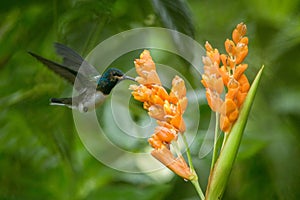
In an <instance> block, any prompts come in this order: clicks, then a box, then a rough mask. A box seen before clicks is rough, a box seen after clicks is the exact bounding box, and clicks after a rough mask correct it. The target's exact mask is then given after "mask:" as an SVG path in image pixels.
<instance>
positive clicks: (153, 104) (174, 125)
mask: <svg viewBox="0 0 300 200" xmlns="http://www.w3.org/2000/svg"><path fill="white" fill-rule="evenodd" d="M134 64H135V67H136V72H137V73H138V75H139V76H138V77H137V78H136V81H137V82H138V83H139V84H140V85H131V86H130V88H129V89H131V90H133V91H132V95H133V97H134V98H135V99H136V100H138V101H141V102H143V103H144V105H143V106H144V109H146V110H148V114H149V116H151V117H152V118H154V119H156V120H157V123H158V126H157V127H156V128H155V131H154V134H153V135H152V136H151V137H150V138H149V140H148V142H149V144H150V145H151V146H152V147H153V148H154V150H153V151H152V155H153V156H154V157H155V158H156V159H158V160H159V161H160V162H162V163H163V164H164V165H165V166H167V167H168V168H169V169H171V170H172V171H174V172H175V173H176V174H178V175H179V176H181V177H183V178H185V179H190V178H191V177H192V174H191V170H190V169H189V167H188V165H187V164H186V162H185V161H184V159H183V157H182V156H179V157H177V158H175V157H174V156H173V154H172V152H171V151H170V149H169V148H170V147H169V146H170V144H171V142H172V141H175V140H177V138H178V133H179V132H180V133H183V132H185V122H184V120H183V117H182V115H183V113H184V111H185V109H186V107H187V104H188V100H187V98H186V88H185V84H184V81H183V80H182V79H181V78H180V77H179V76H175V77H174V79H173V81H172V88H171V91H170V93H169V94H168V93H167V91H166V90H165V89H164V88H163V87H162V85H161V81H160V79H159V77H158V74H157V73H156V67H155V63H154V62H153V60H152V57H151V56H150V53H149V51H147V50H144V52H143V53H142V54H141V55H140V59H136V60H135V62H134Z"/></svg>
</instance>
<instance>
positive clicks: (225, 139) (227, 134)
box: [221, 133, 229, 150]
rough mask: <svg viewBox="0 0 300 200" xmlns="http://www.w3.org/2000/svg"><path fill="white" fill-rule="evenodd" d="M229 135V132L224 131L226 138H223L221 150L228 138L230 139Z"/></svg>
mask: <svg viewBox="0 0 300 200" xmlns="http://www.w3.org/2000/svg"><path fill="white" fill-rule="evenodd" d="M228 136H229V133H224V138H223V143H222V147H221V150H222V149H223V147H224V145H225V143H226V141H227V139H228Z"/></svg>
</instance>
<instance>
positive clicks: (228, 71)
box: [201, 23, 250, 133]
mask: <svg viewBox="0 0 300 200" xmlns="http://www.w3.org/2000/svg"><path fill="white" fill-rule="evenodd" d="M246 33H247V27H246V25H245V24H243V23H240V24H238V25H237V26H236V28H235V29H234V30H233V32H232V40H229V39H227V40H226V41H225V50H226V52H227V54H221V55H220V54H219V51H218V49H214V48H213V47H212V46H211V45H210V44H209V43H208V42H206V43H205V48H206V56H205V57H203V59H202V62H203V64H204V74H203V75H202V80H201V82H202V84H203V85H204V87H205V88H206V98H207V101H208V105H209V106H210V108H211V109H212V110H213V111H214V112H217V113H220V128H221V130H222V131H224V132H226V133H228V132H230V130H231V127H232V125H233V124H234V122H235V121H236V120H237V118H238V115H239V109H240V107H241V105H242V104H243V102H244V100H245V98H246V96H247V93H248V91H249V88H250V84H249V81H248V79H247V77H246V76H245V74H244V72H245V70H246V69H247V67H248V65H247V64H244V63H242V62H243V61H244V59H245V57H246V56H247V55H248V38H247V37H245V35H246ZM220 61H221V62H220ZM220 65H221V66H220ZM224 86H225V87H226V88H227V93H226V95H225V99H224V100H223V99H222V98H221V94H222V92H223V88H224Z"/></svg>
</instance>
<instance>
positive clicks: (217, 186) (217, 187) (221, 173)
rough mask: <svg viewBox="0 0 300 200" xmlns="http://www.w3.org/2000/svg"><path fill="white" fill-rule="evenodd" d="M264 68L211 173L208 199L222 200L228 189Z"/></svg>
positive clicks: (253, 85)
mask: <svg viewBox="0 0 300 200" xmlns="http://www.w3.org/2000/svg"><path fill="white" fill-rule="evenodd" d="M263 68H264V66H262V68H261V69H260V71H259V72H258V74H257V75H256V78H255V80H254V81H253V83H252V86H251V88H250V90H249V93H248V95H247V97H246V100H245V102H244V104H243V106H242V109H241V112H240V115H239V118H238V120H237V121H236V123H235V124H234V126H233V127H232V130H231V132H230V133H229V136H228V139H227V141H226V143H225V145H224V146H223V149H222V151H221V152H220V156H219V158H218V160H217V162H216V164H215V166H214V168H213V170H212V171H211V173H210V176H209V182H208V186H207V190H206V199H212V200H216V199H221V198H222V195H223V193H224V191H225V189H226V185H227V182H228V179H229V175H230V172H231V169H232V167H233V164H234V160H235V158H236V156H237V152H238V150H239V146H240V142H241V139H242V136H243V132H244V129H245V126H246V123H247V120H248V115H249V112H250V109H251V106H252V104H253V101H254V97H255V93H256V90H257V88H258V85H259V81H260V78H261V75H262V71H263Z"/></svg>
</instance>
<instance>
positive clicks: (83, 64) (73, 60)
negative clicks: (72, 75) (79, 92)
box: [54, 43, 99, 77]
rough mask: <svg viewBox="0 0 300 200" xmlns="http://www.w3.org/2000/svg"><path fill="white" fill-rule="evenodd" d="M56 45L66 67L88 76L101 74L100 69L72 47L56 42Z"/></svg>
mask: <svg viewBox="0 0 300 200" xmlns="http://www.w3.org/2000/svg"><path fill="white" fill-rule="evenodd" d="M54 47H55V49H56V53H57V54H58V55H60V56H62V58H63V65H64V66H65V67H67V68H69V69H71V70H74V71H76V72H78V73H81V74H83V75H84V76H86V77H98V76H99V73H98V71H97V70H96V69H95V68H94V67H93V66H92V65H90V64H89V63H88V62H87V61H86V60H84V59H83V58H82V57H81V56H80V55H79V54H78V53H77V52H75V51H74V50H72V49H71V48H69V47H67V46H65V45H63V44H60V43H54Z"/></svg>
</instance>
